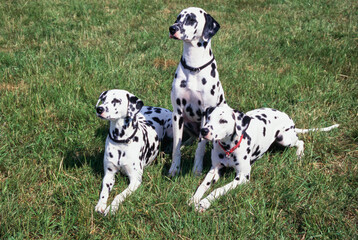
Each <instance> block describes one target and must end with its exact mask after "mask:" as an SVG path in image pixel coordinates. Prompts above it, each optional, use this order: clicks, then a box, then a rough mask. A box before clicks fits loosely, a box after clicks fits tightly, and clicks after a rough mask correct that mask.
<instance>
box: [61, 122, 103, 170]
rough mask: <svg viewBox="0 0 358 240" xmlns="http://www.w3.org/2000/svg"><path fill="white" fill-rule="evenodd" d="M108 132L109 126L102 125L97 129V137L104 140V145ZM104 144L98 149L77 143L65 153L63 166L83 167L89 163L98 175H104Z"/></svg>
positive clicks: (66, 167)
mask: <svg viewBox="0 0 358 240" xmlns="http://www.w3.org/2000/svg"><path fill="white" fill-rule="evenodd" d="M107 133H108V128H107V127H100V128H98V129H97V130H96V131H95V137H96V138H100V139H102V140H103V141H102V142H103V146H104V143H105V141H106V137H107ZM103 146H102V145H101V146H100V147H99V148H96V150H93V149H91V150H89V149H88V148H85V147H84V146H83V145H82V144H81V143H76V144H75V146H74V147H73V150H70V151H67V152H66V153H65V156H64V160H63V167H64V168H65V169H68V168H81V167H83V166H84V165H88V166H90V167H91V168H92V170H93V172H94V173H95V174H96V175H101V176H103V175H104V173H103V155H104V148H103Z"/></svg>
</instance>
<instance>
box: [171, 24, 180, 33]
mask: <svg viewBox="0 0 358 240" xmlns="http://www.w3.org/2000/svg"><path fill="white" fill-rule="evenodd" d="M178 30H179V29H178V27H177V26H175V25H173V26H170V27H169V33H170V34H171V35H174V34H175V33H176V32H177V31H178Z"/></svg>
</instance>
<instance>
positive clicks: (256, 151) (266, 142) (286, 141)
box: [189, 106, 339, 212]
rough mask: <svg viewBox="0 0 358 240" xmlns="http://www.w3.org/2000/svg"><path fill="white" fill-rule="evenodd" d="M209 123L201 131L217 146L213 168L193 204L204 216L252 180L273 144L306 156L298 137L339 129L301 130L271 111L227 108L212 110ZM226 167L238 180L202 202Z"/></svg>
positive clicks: (196, 193)
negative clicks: (255, 166) (254, 167)
mask: <svg viewBox="0 0 358 240" xmlns="http://www.w3.org/2000/svg"><path fill="white" fill-rule="evenodd" d="M205 115H206V122H205V123H204V125H203V127H202V128H201V130H200V134H201V137H202V138H204V139H207V140H209V141H212V142H213V149H212V152H211V161H212V167H211V169H210V171H209V172H208V174H207V175H206V177H205V179H204V181H203V182H202V184H201V185H200V186H199V187H198V189H197V190H196V192H195V194H194V195H193V197H192V198H191V199H190V201H189V204H195V208H196V210H197V211H200V212H203V211H205V210H206V209H208V208H209V207H210V204H211V202H213V201H214V200H215V199H217V198H219V197H220V196H222V195H224V194H226V193H227V192H228V191H229V190H231V189H234V188H236V187H237V186H238V185H239V184H242V183H245V182H247V181H249V179H250V171H251V165H252V164H253V163H254V162H255V161H256V160H257V159H259V158H260V157H262V155H263V154H264V153H265V152H266V151H267V150H268V148H269V147H270V146H271V144H272V143H273V142H277V143H279V144H281V145H283V146H286V147H297V152H296V154H297V156H298V158H300V157H301V156H302V155H303V146H304V143H303V141H302V140H299V139H298V137H297V133H307V132H309V131H329V130H331V129H332V128H336V127H338V126H339V125H338V124H336V125H333V126H330V127H327V128H320V129H317V128H315V129H298V128H296V127H295V124H294V122H293V120H292V119H291V118H290V117H289V116H288V115H287V114H285V113H283V112H280V111H277V110H275V109H271V108H260V109H256V110H252V111H250V112H248V113H246V114H244V113H241V112H239V111H236V110H233V109H232V108H230V107H228V106H225V107H212V108H208V109H207V110H206V112H205ZM222 167H233V168H234V169H235V171H236V177H235V179H234V180H233V181H232V182H230V183H229V184H227V185H225V186H223V187H220V188H217V189H215V190H214V191H212V192H211V193H210V194H209V195H208V196H207V197H206V198H204V199H202V197H203V195H204V193H205V192H206V191H207V190H208V189H209V188H210V186H211V185H212V184H213V183H215V182H216V181H218V179H219V170H220V169H221V168H222Z"/></svg>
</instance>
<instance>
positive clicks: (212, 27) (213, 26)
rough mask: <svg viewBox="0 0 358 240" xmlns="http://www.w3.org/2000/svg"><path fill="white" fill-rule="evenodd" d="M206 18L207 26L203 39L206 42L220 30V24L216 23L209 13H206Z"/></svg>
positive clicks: (205, 26)
mask: <svg viewBox="0 0 358 240" xmlns="http://www.w3.org/2000/svg"><path fill="white" fill-rule="evenodd" d="M204 16H205V25H204V30H203V39H204V40H205V41H208V40H209V39H210V38H212V37H213V36H214V35H215V34H216V33H217V31H219V29H220V24H219V23H218V22H217V21H215V19H214V18H213V17H212V16H210V14H208V13H204Z"/></svg>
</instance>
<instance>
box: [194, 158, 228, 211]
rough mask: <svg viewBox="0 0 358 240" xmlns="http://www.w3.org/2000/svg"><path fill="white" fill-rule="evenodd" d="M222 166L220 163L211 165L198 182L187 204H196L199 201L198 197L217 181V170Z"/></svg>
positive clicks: (218, 176)
mask: <svg viewBox="0 0 358 240" xmlns="http://www.w3.org/2000/svg"><path fill="white" fill-rule="evenodd" d="M221 168H222V166H221V165H217V166H215V167H212V168H211V169H210V171H209V172H208V174H206V176H205V179H204V180H203V182H202V183H201V184H200V186H199V187H198V189H197V190H196V192H195V194H194V195H193V196H192V197H191V199H190V200H189V205H191V204H195V205H197V204H198V203H199V202H200V199H201V198H202V197H203V195H204V193H205V192H206V191H207V190H208V189H209V188H210V187H211V185H212V184H214V183H215V182H217V181H218V180H219V178H220V175H219V170H220V169H221Z"/></svg>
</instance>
